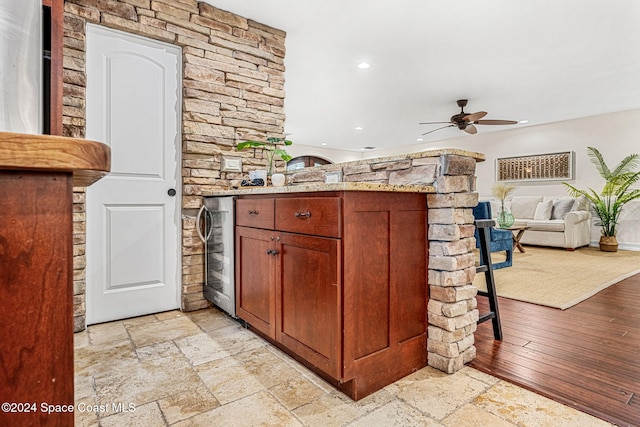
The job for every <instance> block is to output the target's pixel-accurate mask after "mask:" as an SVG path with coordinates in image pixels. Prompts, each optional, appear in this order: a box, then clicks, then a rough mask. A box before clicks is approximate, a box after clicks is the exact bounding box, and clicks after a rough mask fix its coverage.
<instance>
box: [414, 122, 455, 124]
mask: <svg viewBox="0 0 640 427" xmlns="http://www.w3.org/2000/svg"><path fill="white" fill-rule="evenodd" d="M444 123H451V122H422V123H418V124H419V125H441V124H444Z"/></svg>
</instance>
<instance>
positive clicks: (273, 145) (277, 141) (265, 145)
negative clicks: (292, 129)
mask: <svg viewBox="0 0 640 427" xmlns="http://www.w3.org/2000/svg"><path fill="white" fill-rule="evenodd" d="M291 144H293V142H292V141H290V140H288V139H285V138H276V137H270V138H267V141H266V142H263V141H244V142H240V143H238V150H244V149H245V148H251V147H253V148H262V149H264V150H266V151H267V176H268V177H271V179H272V181H273V175H277V174H274V172H275V160H276V159H275V156H278V157H280V159H282V160H283V161H284V162H285V163H286V162H288V161H289V160H291V159H292V157H291V155H289V153H287V152H286V151H285V150H284V148H280V147H282V146H289V145H291ZM282 177H284V175H283V176H282ZM282 182H283V183H284V180H282Z"/></svg>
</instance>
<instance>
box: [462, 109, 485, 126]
mask: <svg viewBox="0 0 640 427" xmlns="http://www.w3.org/2000/svg"><path fill="white" fill-rule="evenodd" d="M486 115H487V112H486V111H478V112H477V113H473V114H468V115H466V116H464V117H463V118H462V119H463V120H466V121H468V122H469V123H471V122H475V121H477V120H480V119H481V118H483V117H484V116H486Z"/></svg>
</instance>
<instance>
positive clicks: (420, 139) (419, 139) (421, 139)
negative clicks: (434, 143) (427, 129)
mask: <svg viewBox="0 0 640 427" xmlns="http://www.w3.org/2000/svg"><path fill="white" fill-rule="evenodd" d="M416 141H424V139H423V138H418V139H416Z"/></svg>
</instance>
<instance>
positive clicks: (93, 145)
mask: <svg viewBox="0 0 640 427" xmlns="http://www.w3.org/2000/svg"><path fill="white" fill-rule="evenodd" d="M0 170H25V171H26V170H28V171H49V172H70V173H72V174H73V185H74V186H76V187H86V186H89V185H91V184H92V183H94V182H95V181H97V180H99V179H100V178H102V177H103V176H105V175H106V174H107V173H109V171H110V170H111V149H110V148H109V146H108V145H106V144H103V143H101V142H96V141H89V140H86V139H77V138H66V137H62V136H52V135H33V134H24V133H12V132H0Z"/></svg>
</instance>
